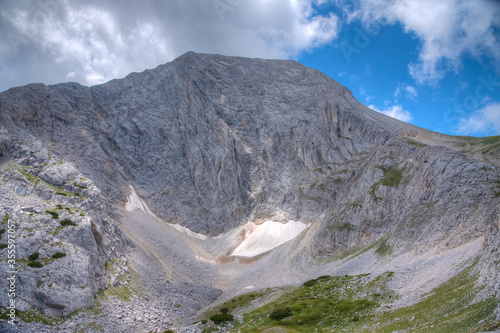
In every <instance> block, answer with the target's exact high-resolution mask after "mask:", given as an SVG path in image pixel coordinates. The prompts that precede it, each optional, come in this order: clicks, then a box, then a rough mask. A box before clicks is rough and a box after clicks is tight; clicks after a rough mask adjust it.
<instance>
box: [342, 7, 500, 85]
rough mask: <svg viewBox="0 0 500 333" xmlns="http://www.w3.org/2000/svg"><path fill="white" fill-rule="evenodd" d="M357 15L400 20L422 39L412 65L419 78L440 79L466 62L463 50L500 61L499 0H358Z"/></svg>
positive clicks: (426, 79)
mask: <svg viewBox="0 0 500 333" xmlns="http://www.w3.org/2000/svg"><path fill="white" fill-rule="evenodd" d="M352 16H353V17H357V18H360V19H362V20H363V21H364V22H365V23H368V22H372V21H378V22H386V23H396V22H400V23H401V24H402V25H403V27H404V29H405V31H406V32H408V33H413V34H415V35H416V36H417V37H418V38H419V39H420V40H421V42H422V47H421V50H420V53H419V59H418V61H417V62H415V63H411V64H409V66H408V69H409V72H410V74H411V75H412V77H413V78H414V79H415V80H416V81H417V82H418V83H431V84H432V83H436V82H437V81H439V80H440V79H441V78H443V77H444V75H445V74H446V72H447V71H450V70H451V71H456V70H458V69H460V67H461V66H462V64H461V58H462V56H464V55H466V54H468V55H472V56H475V57H480V56H487V57H490V58H492V59H494V62H496V63H497V64H500V40H499V35H498V34H497V33H496V32H495V29H498V28H500V6H499V5H498V3H497V1H494V0H440V1H435V0H394V1H391V2H385V1H378V0H364V1H359V8H358V10H357V11H355V12H353V14H352Z"/></svg>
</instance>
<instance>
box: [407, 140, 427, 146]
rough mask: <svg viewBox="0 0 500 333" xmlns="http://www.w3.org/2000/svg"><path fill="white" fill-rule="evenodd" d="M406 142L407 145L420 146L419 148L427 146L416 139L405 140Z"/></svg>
mask: <svg viewBox="0 0 500 333" xmlns="http://www.w3.org/2000/svg"><path fill="white" fill-rule="evenodd" d="M406 143H407V144H409V145H412V146H416V147H420V148H424V147H427V145H426V144H425V143H421V142H417V141H413V140H406Z"/></svg>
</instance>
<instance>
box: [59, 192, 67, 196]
mask: <svg viewBox="0 0 500 333" xmlns="http://www.w3.org/2000/svg"><path fill="white" fill-rule="evenodd" d="M56 194H57V195H63V196H67V195H68V194H67V193H66V192H56Z"/></svg>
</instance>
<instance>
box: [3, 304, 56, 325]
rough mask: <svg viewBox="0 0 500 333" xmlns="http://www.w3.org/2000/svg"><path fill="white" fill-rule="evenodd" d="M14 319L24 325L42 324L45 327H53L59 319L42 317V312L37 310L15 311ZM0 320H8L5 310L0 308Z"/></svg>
mask: <svg viewBox="0 0 500 333" xmlns="http://www.w3.org/2000/svg"><path fill="white" fill-rule="evenodd" d="M16 317H17V318H20V319H22V320H23V321H24V322H26V323H31V322H42V323H44V324H45V325H55V324H56V323H58V322H59V321H60V319H56V318H52V317H50V316H47V315H44V314H43V313H42V312H40V311H38V310H34V309H32V310H29V311H17V310H16ZM0 319H3V320H10V318H9V317H8V316H7V310H6V309H3V308H0Z"/></svg>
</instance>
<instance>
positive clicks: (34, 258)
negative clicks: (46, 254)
mask: <svg viewBox="0 0 500 333" xmlns="http://www.w3.org/2000/svg"><path fill="white" fill-rule="evenodd" d="M39 256H40V253H38V252H35V253H33V254H30V256H29V257H28V259H29V260H31V261H33V260H37V259H38V257H39Z"/></svg>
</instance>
